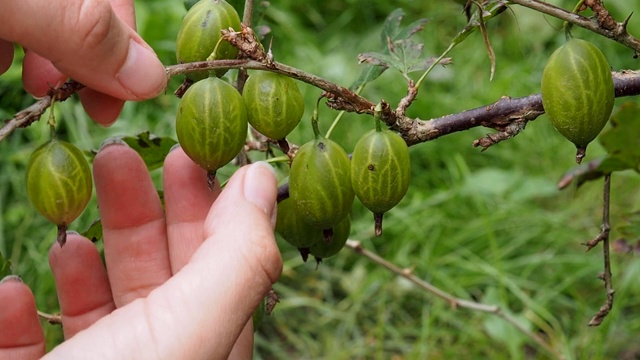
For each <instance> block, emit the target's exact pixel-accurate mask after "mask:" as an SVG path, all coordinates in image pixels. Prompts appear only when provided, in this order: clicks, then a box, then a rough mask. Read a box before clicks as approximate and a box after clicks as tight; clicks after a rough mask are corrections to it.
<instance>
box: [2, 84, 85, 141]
mask: <svg viewBox="0 0 640 360" xmlns="http://www.w3.org/2000/svg"><path fill="white" fill-rule="evenodd" d="M83 87H84V85H82V84H80V83H78V82H75V81H73V80H69V81H67V82H66V83H65V84H64V85H62V86H61V87H60V88H58V89H51V90H49V92H48V93H47V95H46V96H45V97H43V98H42V99H40V100H38V101H37V102H35V103H34V104H33V105H31V106H29V107H28V108H26V109H24V110H22V111H20V112H18V113H17V114H16V115H15V116H14V117H13V118H12V119H10V120H6V121H5V125H4V126H3V127H2V128H0V141H2V140H4V138H6V137H7V136H9V134H11V133H12V132H13V131H14V130H15V129H17V128H23V127H27V126H29V125H31V124H32V123H34V122H35V121H38V120H39V119H40V116H42V114H44V112H45V111H47V109H48V108H49V106H51V100H53V99H55V101H58V102H60V101H65V100H67V99H68V98H70V97H71V96H72V95H73V94H75V93H76V92H78V91H79V90H80V89H82V88H83Z"/></svg>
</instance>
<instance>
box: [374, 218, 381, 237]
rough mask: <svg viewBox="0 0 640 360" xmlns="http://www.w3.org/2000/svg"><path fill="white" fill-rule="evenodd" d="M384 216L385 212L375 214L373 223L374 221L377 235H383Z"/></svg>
mask: <svg viewBox="0 0 640 360" xmlns="http://www.w3.org/2000/svg"><path fill="white" fill-rule="evenodd" d="M383 216H384V213H379V214H373V223H374V229H375V233H376V237H380V236H382V217H383Z"/></svg>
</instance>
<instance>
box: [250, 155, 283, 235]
mask: <svg viewBox="0 0 640 360" xmlns="http://www.w3.org/2000/svg"><path fill="white" fill-rule="evenodd" d="M277 187H278V184H277V180H276V176H275V171H274V169H273V167H272V166H271V165H269V164H268V163H266V162H264V161H258V162H256V163H254V164H252V165H250V166H249V168H248V169H247V173H246V175H245V180H244V196H245V198H246V199H247V200H248V201H249V202H251V203H252V204H254V205H255V206H257V207H258V208H260V209H262V211H264V213H265V214H267V216H269V218H271V217H272V215H273V211H274V208H275V204H276V197H277V191H278V188H277ZM274 225H275V224H274Z"/></svg>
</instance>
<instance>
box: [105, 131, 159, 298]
mask: <svg viewBox="0 0 640 360" xmlns="http://www.w3.org/2000/svg"><path fill="white" fill-rule="evenodd" d="M93 173H94V179H95V185H96V194H97V198H98V207H99V209H100V217H101V220H102V231H103V237H104V255H105V262H106V265H107V270H108V273H109V282H110V285H111V291H112V293H113V300H114V302H115V304H116V307H121V306H123V305H125V304H127V303H129V302H131V301H133V300H135V299H137V298H139V297H144V296H146V295H147V294H148V293H149V292H151V291H152V290H153V289H155V288H156V287H158V286H160V285H161V284H163V283H164V282H165V281H166V280H167V279H169V277H170V276H171V267H170V264H169V255H168V250H167V234H166V227H165V221H164V212H163V209H162V204H161V202H160V199H159V197H158V193H157V191H156V189H155V186H154V185H153V182H152V181H151V177H150V176H149V171H148V170H147V167H146V165H145V164H144V161H143V160H142V158H140V156H139V155H138V153H136V152H135V151H134V150H133V149H131V148H129V147H128V146H126V145H123V144H118V143H114V144H111V145H107V146H105V147H103V148H102V149H101V150H100V151H99V152H98V155H96V157H95V159H94V161H93Z"/></svg>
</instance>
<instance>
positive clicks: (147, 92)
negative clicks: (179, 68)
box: [116, 40, 167, 99]
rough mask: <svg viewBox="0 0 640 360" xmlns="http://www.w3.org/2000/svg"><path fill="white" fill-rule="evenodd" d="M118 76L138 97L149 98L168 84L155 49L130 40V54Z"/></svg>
mask: <svg viewBox="0 0 640 360" xmlns="http://www.w3.org/2000/svg"><path fill="white" fill-rule="evenodd" d="M116 78H117V79H118V81H119V82H120V84H121V85H122V86H123V87H124V88H125V89H127V91H128V92H129V93H130V94H131V95H133V96H134V97H135V98H137V99H149V98H152V97H154V96H156V95H158V94H160V93H161V92H162V91H163V90H164V88H165V87H166V85H167V75H166V73H165V71H164V66H162V63H161V62H160V60H159V59H158V57H157V56H156V54H154V53H153V51H151V50H149V49H147V48H145V47H144V46H142V45H140V44H138V43H137V42H136V41H135V40H131V41H130V42H129V54H128V55H127V60H125V62H124V65H123V66H122V68H121V69H120V72H119V73H118V75H116Z"/></svg>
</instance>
